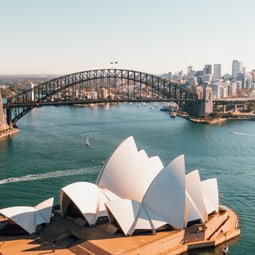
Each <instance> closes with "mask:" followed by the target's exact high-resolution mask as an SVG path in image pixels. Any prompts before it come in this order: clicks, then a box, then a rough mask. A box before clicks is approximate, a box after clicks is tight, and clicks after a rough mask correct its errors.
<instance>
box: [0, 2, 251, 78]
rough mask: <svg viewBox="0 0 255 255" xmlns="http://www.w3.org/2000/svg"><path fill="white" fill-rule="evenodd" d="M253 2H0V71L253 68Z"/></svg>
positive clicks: (156, 72)
mask: <svg viewBox="0 0 255 255" xmlns="http://www.w3.org/2000/svg"><path fill="white" fill-rule="evenodd" d="M254 10H255V1H254V0H0V33H1V35H0V46H1V47H0V74H39V73H43V74H69V73H73V72H78V71H85V70H91V69H97V68H110V62H111V61H118V64H117V65H115V67H116V68H125V69H133V70H139V71H144V72H148V73H153V74H160V73H165V72H173V73H175V72H177V71H179V70H184V71H185V72H186V70H187V66H188V65H191V66H193V67H194V69H196V70H198V69H202V68H203V66H204V64H216V63H221V64H222V69H223V72H231V63H232V60H233V59H237V60H239V61H242V62H243V64H244V65H245V66H246V67H247V71H250V70H251V69H255V33H254V26H255V14H254Z"/></svg>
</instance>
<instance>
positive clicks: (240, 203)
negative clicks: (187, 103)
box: [0, 104, 255, 255]
mask: <svg viewBox="0 0 255 255" xmlns="http://www.w3.org/2000/svg"><path fill="white" fill-rule="evenodd" d="M160 107H161V105H160V104H118V105H110V106H109V105H104V106H93V107H92V106H91V107H70V106H61V107H53V106H52V107H50V106H49V107H42V108H37V109H35V110H33V111H32V112H30V113H28V114H27V115H25V116H24V117H23V118H22V119H21V120H20V121H19V122H18V123H17V124H18V126H19V128H20V132H19V133H18V134H17V135H14V136H12V137H9V138H5V139H1V140H0V208H5V207H8V206H14V205H28V206H33V205H36V204H37V203H39V202H41V201H42V200H45V199H47V198H49V197H51V196H54V197H55V204H58V203H59V191H60V189H61V187H63V186H65V185H67V184H70V183H73V182H76V181H90V182H95V180H96V177H97V175H98V173H99V171H100V170H101V168H102V166H103V164H104V162H105V161H106V160H107V158H108V156H110V155H111V153H112V152H113V151H114V149H115V148H116V147H117V146H118V145H119V143H120V142H121V141H123V140H124V139H125V138H127V137H128V136H130V135H132V136H134V138H135V141H136V143H137V147H138V148H139V149H145V151H146V152H147V154H148V155H149V156H153V155H158V156H159V157H160V158H161V160H162V161H163V163H164V164H167V163H168V162H169V161H171V160H173V159H174V158H175V157H176V156H178V155H180V154H184V155H185V162H186V169H187V171H192V170H194V169H199V171H200V175H201V179H207V178H211V177H217V179H218V185H219V193H220V201H221V203H223V204H225V205H227V206H229V207H231V208H232V209H234V210H235V211H236V212H237V214H238V215H239V224H240V228H241V236H240V238H238V239H236V240H233V242H231V244H230V254H235V255H243V254H246V255H252V254H254V245H255V185H254V184H255V156H254V152H255V129H254V126H255V122H254V121H228V122H224V123H221V124H215V125H206V124H194V123H191V122H189V121H186V120H184V119H182V118H179V117H177V118H174V119H173V118H170V117H169V115H168V114H167V113H166V112H161V111H160ZM87 137H89V140H90V146H89V147H88V146H86V144H85V143H86V139H87ZM189 254H193V255H194V254H201V255H208V254H210V255H215V254H222V247H218V248H216V249H206V250H201V251H195V252H190V253H189Z"/></svg>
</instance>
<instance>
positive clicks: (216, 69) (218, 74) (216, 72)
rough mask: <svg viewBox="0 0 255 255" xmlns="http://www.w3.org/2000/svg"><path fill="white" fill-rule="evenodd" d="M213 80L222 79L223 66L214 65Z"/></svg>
mask: <svg viewBox="0 0 255 255" xmlns="http://www.w3.org/2000/svg"><path fill="white" fill-rule="evenodd" d="M213 78H214V79H215V80H220V79H221V64H214V65H213Z"/></svg>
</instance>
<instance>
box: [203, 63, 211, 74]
mask: <svg viewBox="0 0 255 255" xmlns="http://www.w3.org/2000/svg"><path fill="white" fill-rule="evenodd" d="M203 74H212V65H205V66H204V69H203Z"/></svg>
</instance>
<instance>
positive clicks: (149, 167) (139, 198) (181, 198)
mask: <svg viewBox="0 0 255 255" xmlns="http://www.w3.org/2000/svg"><path fill="white" fill-rule="evenodd" d="M218 202H219V201H218V186H217V181H216V179H210V180H206V181H203V182H201V180H200V176H199V172H198V170H195V171H193V172H190V173H188V174H187V175H185V162H184V155H180V156H179V157H177V158H175V159H174V160H173V161H171V162H170V163H169V164H168V165H167V166H166V167H164V166H163V164H162V162H161V160H160V158H159V157H158V156H154V157H148V155H147V154H146V152H145V151H144V150H140V151H139V150H138V149H137V147H136V144H135V141H134V139H133V137H129V138H127V139H126V140H124V141H123V142H122V143H121V144H120V145H119V146H118V147H117V149H116V150H115V151H114V153H113V154H112V155H111V156H110V157H109V159H108V160H107V162H106V163H105V165H104V167H103V169H102V171H101V173H100V174H99V176H98V179H97V182H96V184H92V183H88V182H77V183H73V184H70V185H67V186H66V187H64V188H62V190H61V192H60V205H61V209H62V213H63V215H65V214H66V213H67V211H68V209H69V206H74V205H75V207H76V208H77V209H78V211H79V212H78V211H77V210H76V211H74V214H73V215H74V216H78V215H79V213H81V215H83V217H84V218H85V219H86V220H87V222H88V224H89V225H94V224H95V223H96V221H97V219H98V217H101V216H107V215H108V218H109V219H110V221H112V222H115V221H116V222H118V226H120V228H121V229H122V231H123V233H124V234H125V235H132V234H133V233H134V231H136V230H151V231H152V232H155V231H156V230H157V229H159V228H161V227H162V226H164V225H170V226H172V227H174V228H176V229H182V228H184V227H186V226H187V224H188V223H189V222H192V221H197V220H200V221H201V222H203V223H205V222H206V220H207V218H208V214H210V213H212V212H217V211H218ZM73 204H74V205H73ZM113 219H114V220H113Z"/></svg>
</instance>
